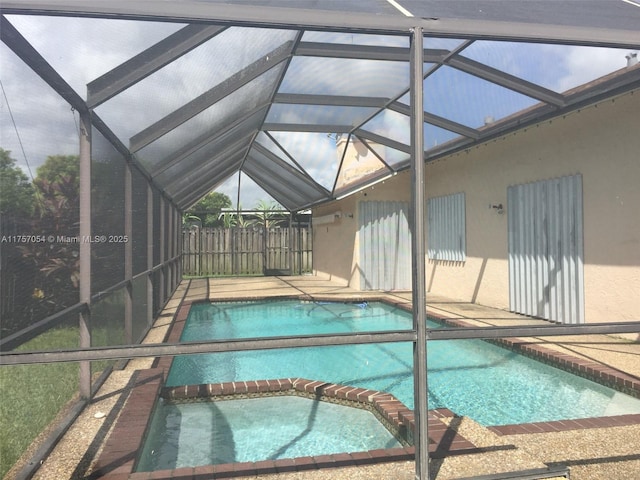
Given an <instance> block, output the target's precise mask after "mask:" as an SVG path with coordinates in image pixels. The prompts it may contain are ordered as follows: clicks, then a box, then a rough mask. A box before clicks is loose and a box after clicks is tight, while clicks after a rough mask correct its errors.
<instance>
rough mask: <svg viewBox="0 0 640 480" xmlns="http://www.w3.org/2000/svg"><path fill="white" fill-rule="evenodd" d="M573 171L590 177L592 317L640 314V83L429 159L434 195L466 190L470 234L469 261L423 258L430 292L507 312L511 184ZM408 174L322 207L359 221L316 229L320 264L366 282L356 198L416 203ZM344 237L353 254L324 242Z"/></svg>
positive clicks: (587, 267) (586, 197)
mask: <svg viewBox="0 0 640 480" xmlns="http://www.w3.org/2000/svg"><path fill="white" fill-rule="evenodd" d="M574 174H581V175H582V179H583V209H584V285H585V287H584V290H585V291H584V294H585V295H584V296H585V320H586V322H587V323H589V322H615V321H629V320H640V294H639V293H638V292H640V90H636V91H634V92H630V93H627V94H625V95H622V96H620V97H617V98H615V99H612V100H611V99H610V100H607V101H603V102H601V103H599V104H597V105H592V106H589V107H585V108H583V109H581V110H579V111H576V112H573V113H571V114H568V115H565V116H563V117H559V118H556V119H553V120H550V121H547V122H543V123H540V124H538V125H535V126H531V127H528V128H526V129H523V130H521V131H518V132H516V133H513V134H509V135H506V136H504V137H502V138H499V139H496V140H492V141H490V142H488V143H486V144H483V145H480V146H477V147H474V148H472V149H470V150H468V151H465V152H461V153H457V154H454V155H451V156H449V157H446V158H443V159H441V160H439V161H437V162H433V163H429V164H427V165H426V170H425V175H426V196H427V198H430V197H436V196H440V195H447V194H451V193H457V192H465V196H466V237H467V238H466V243H467V252H466V261H465V262H459V263H452V262H441V261H438V262H434V261H431V260H426V265H427V274H426V275H427V278H426V284H427V291H428V292H433V293H437V294H441V295H446V296H447V297H450V298H453V299H458V300H461V301H466V302H477V303H479V304H484V305H488V306H492V307H496V308H504V309H508V307H509V273H508V251H507V216H508V215H509V205H507V187H508V186H509V185H516V184H521V183H527V182H534V181H538V180H545V179H550V178H555V177H561V176H565V175H574ZM409 180H410V175H409V174H408V172H403V173H401V174H398V175H396V176H395V177H393V178H391V179H389V180H387V181H386V182H384V184H378V185H376V186H374V187H373V188H370V189H367V190H363V191H361V192H359V193H357V194H355V195H353V196H352V197H350V198H349V199H348V200H344V201H343V202H348V204H347V203H340V202H337V204H332V205H327V206H324V207H323V208H326V209H328V210H342V211H345V210H346V209H347V207H346V206H342V205H348V209H349V210H353V212H354V218H353V219H349V222H346V219H342V220H341V221H342V223H341V224H340V225H338V224H336V225H335V230H334V231H333V232H331V233H332V234H333V235H336V236H335V237H333V240H330V239H329V237H328V236H327V237H326V238H325V236H324V235H325V234H327V233H330V232H325V233H324V234H323V232H318V233H317V237H316V238H315V241H316V242H317V243H315V242H314V246H315V247H316V248H318V250H316V252H314V261H315V262H316V268H317V269H318V271H323V272H326V273H328V274H332V275H334V276H336V277H338V278H341V279H343V280H344V281H346V282H348V283H349V284H350V285H352V286H353V287H355V288H359V284H358V279H357V278H355V276H354V275H353V271H354V269H355V268H356V267H357V262H358V259H357V256H358V248H357V246H358V245H357V229H358V227H357V211H356V209H357V203H358V202H359V201H362V200H404V201H410V191H411V187H410V181H409ZM498 204H502V205H503V206H504V212H503V213H502V214H500V213H499V212H498V210H497V209H494V208H491V207H490V206H491V205H498ZM315 214H316V213H315V212H314V215H315ZM346 239H351V240H350V243H348V244H347V245H348V246H347V247H346V248H345V250H349V249H351V252H349V254H348V255H347V254H346V253H343V252H341V253H338V252H337V251H336V249H335V248H326V247H323V244H324V243H327V244H330V243H333V242H335V245H341V246H342V245H344V244H343V243H341V242H342V241H343V240H346ZM341 248H342V247H341ZM338 256H339V258H338ZM347 256H348V257H349V258H348V260H349V261H348V264H349V266H350V271H349V272H347V271H346V268H345V263H346V262H345V261H346V260H347V259H346V257H347Z"/></svg>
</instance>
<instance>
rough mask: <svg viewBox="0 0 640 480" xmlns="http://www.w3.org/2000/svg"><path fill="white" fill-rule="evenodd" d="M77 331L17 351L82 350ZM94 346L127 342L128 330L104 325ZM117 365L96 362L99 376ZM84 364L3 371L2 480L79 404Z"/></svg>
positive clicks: (68, 329)
mask: <svg viewBox="0 0 640 480" xmlns="http://www.w3.org/2000/svg"><path fill="white" fill-rule="evenodd" d="M79 335H80V334H79V329H78V327H77V326H60V327H56V328H53V329H51V330H49V331H47V332H45V333H43V334H41V335H39V336H38V337H36V338H34V339H33V340H30V341H29V342H27V343H25V344H23V345H21V346H20V347H18V348H16V351H18V350H22V351H37V350H56V349H68V348H77V347H78V345H79ZM92 335H93V338H94V345H107V344H111V345H115V344H118V343H121V342H122V328H121V327H120V328H117V327H113V326H111V328H108V327H106V326H105V325H102V328H96V329H94V331H93V333H92ZM112 363H113V362H111V361H102V362H92V364H91V369H92V373H93V374H95V373H96V372H99V371H101V370H103V369H104V368H106V367H107V366H108V365H111V364H112ZM79 368H80V367H79V364H78V363H77V362H74V363H52V364H46V365H12V366H6V365H5V366H2V367H0V478H4V476H5V475H6V473H7V471H8V470H9V469H10V468H11V467H12V466H13V464H14V463H15V462H16V461H17V460H18V459H19V458H20V456H21V455H22V453H23V452H24V451H25V450H26V449H27V447H29V445H31V443H32V442H33V440H34V439H35V438H36V437H37V436H38V434H39V433H40V432H42V431H43V430H44V429H45V428H46V427H47V425H49V423H50V422H51V421H52V420H53V419H54V418H55V417H56V415H57V414H58V412H59V411H60V409H61V408H62V407H63V406H64V405H65V404H66V403H67V402H69V400H71V399H72V398H73V396H74V395H76V393H77V392H78V388H79V384H78V383H79Z"/></svg>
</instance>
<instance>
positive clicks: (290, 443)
mask: <svg viewBox="0 0 640 480" xmlns="http://www.w3.org/2000/svg"><path fill="white" fill-rule="evenodd" d="M399 446H401V444H400V442H399V441H398V440H397V439H396V438H395V437H394V436H393V435H392V434H391V432H390V431H389V430H387V429H386V428H385V427H384V426H383V425H382V424H381V423H380V422H379V421H378V420H377V419H376V418H375V417H374V415H373V414H372V413H371V412H370V411H367V410H363V409H360V408H349V407H346V406H343V405H338V404H334V403H329V402H326V401H319V400H314V399H309V398H302V397H296V396H288V395H286V396H273V397H262V398H247V399H240V400H225V401H216V402H191V403H177V404H174V403H168V402H164V401H161V402H160V404H159V405H157V406H156V409H155V412H154V415H153V418H152V420H151V426H150V430H149V433H148V434H147V441H146V442H145V446H144V448H143V450H142V452H141V455H140V459H139V461H138V465H137V467H136V471H139V472H144V471H155V470H171V469H174V468H181V467H184V466H194V465H219V464H224V463H235V462H255V461H260V460H265V459H270V460H276V459H283V458H296V457H297V458H300V457H307V456H309V455H330V454H337V453H341V452H353V451H367V450H374V449H380V448H393V447H399Z"/></svg>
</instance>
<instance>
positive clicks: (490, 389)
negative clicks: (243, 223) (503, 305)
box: [167, 300, 640, 426]
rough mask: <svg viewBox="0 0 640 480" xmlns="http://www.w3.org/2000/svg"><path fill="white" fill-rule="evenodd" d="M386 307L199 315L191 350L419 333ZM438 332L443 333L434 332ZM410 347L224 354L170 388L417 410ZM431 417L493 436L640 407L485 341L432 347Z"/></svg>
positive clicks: (178, 363) (189, 333) (189, 336)
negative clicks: (219, 344)
mask: <svg viewBox="0 0 640 480" xmlns="http://www.w3.org/2000/svg"><path fill="white" fill-rule="evenodd" d="M411 324H412V319H411V315H410V314H409V313H408V312H405V311H403V310H401V309H398V308H394V307H392V306H389V305H386V304H382V303H370V304H334V303H314V302H300V301H294V300H287V301H267V302H254V303H222V304H220V303H218V304H211V305H210V304H200V305H193V306H192V307H191V313H190V316H189V319H188V320H187V325H186V326H185V330H184V332H183V334H182V338H181V340H182V341H190V340H202V339H230V338H246V337H261V336H264V337H268V336H275V335H304V334H312V333H338V332H359V331H383V330H402V329H407V330H408V329H410V328H411ZM429 327H430V328H437V327H438V324H437V323H436V322H430V324H429ZM412 361H413V353H412V345H411V344H410V343H390V344H374V345H348V346H335V347H310V348H295V349H283V350H266V351H248V352H223V353H215V354H203V355H192V356H184V357H177V358H175V359H174V362H173V365H172V367H171V370H170V373H169V376H168V379H167V385H169V386H176V385H189V384H202V383H218V382H233V381H247V380H259V379H265V378H294V377H304V378H310V379H316V380H322V381H327V382H331V383H337V384H343V385H352V386H356V387H362V388H369V389H373V390H379V391H385V392H389V393H391V394H393V395H394V396H395V397H397V398H398V399H399V400H400V401H402V402H403V403H404V404H405V405H407V406H408V407H409V408H413V371H412V368H411V365H412ZM428 371H429V379H428V380H429V391H428V394H429V408H430V409H434V408H449V409H450V410H452V411H453V412H455V413H457V414H458V415H464V416H468V417H471V418H473V419H474V420H475V421H477V422H479V423H480V424H482V425H485V426H495V425H507V424H518V423H531V422H541V421H553V420H563V419H577V418H590V417H601V416H610V415H622V414H628V413H639V412H640V400H638V399H636V398H633V397H630V396H628V395H625V394H622V393H620V392H617V391H615V390H613V389H610V388H608V387H605V386H603V385H600V384H598V383H595V382H593V381H590V380H588V379H585V378H582V377H578V376H576V375H572V374H570V373H568V372H565V371H562V370H559V369H557V368H554V367H552V366H550V365H546V364H543V363H540V362H538V361H536V360H533V359H530V358H527V357H524V356H522V355H519V354H517V353H516V352H513V351H511V350H508V349H505V348H502V347H499V346H496V345H493V344H490V343H488V342H484V341H481V340H447V341H437V342H436V341H434V342H429V344H428Z"/></svg>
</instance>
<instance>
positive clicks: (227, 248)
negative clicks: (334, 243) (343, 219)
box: [182, 226, 312, 276]
mask: <svg viewBox="0 0 640 480" xmlns="http://www.w3.org/2000/svg"><path fill="white" fill-rule="evenodd" d="M182 269H183V275H187V276H218V275H276V274H281V275H301V274H303V273H309V272H311V269H312V235H311V228H310V227H306V226H305V227H294V228H292V229H291V230H290V229H289V228H287V227H285V228H281V227H273V228H267V229H265V228H263V227H246V228H240V227H231V228H222V227H218V228H207V227H205V228H199V227H190V228H188V229H185V230H184V231H183V237H182Z"/></svg>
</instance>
